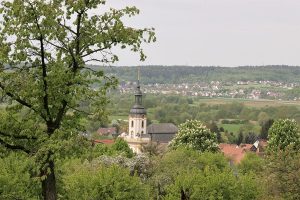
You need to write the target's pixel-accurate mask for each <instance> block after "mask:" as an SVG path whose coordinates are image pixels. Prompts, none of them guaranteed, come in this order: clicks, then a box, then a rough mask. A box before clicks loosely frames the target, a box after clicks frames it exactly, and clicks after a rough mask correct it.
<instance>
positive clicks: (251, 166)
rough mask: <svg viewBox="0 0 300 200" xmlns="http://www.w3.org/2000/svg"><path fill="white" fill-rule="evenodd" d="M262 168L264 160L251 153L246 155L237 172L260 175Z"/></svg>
mask: <svg viewBox="0 0 300 200" xmlns="http://www.w3.org/2000/svg"><path fill="white" fill-rule="evenodd" d="M263 167H264V160H263V159H262V158H261V157H260V156H258V155H257V154H255V153H253V152H248V153H246V155H245V157H244V158H243V159H242V160H241V163H240V164H239V165H238V168H239V171H240V172H242V173H243V174H246V173H251V172H253V173H261V172H262V171H263Z"/></svg>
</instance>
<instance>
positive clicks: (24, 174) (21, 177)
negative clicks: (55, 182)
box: [0, 152, 41, 200]
mask: <svg viewBox="0 0 300 200" xmlns="http://www.w3.org/2000/svg"><path fill="white" fill-rule="evenodd" d="M31 165H32V159H28V158H27V156H26V155H24V154H23V153H20V152H18V153H15V152H12V153H9V154H8V155H6V156H5V157H3V158H0V168H1V170H0V185H1V187H0V199H4V200H6V199H7V200H9V199H38V197H39V195H38V194H39V191H40V189H41V188H40V187H39V184H38V183H37V181H35V180H34V179H32V178H30V171H29V169H30V166H31Z"/></svg>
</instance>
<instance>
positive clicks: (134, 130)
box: [127, 68, 147, 139]
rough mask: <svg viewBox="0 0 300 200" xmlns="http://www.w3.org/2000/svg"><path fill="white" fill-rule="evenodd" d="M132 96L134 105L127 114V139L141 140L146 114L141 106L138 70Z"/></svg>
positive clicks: (144, 128) (145, 124)
mask: <svg viewBox="0 0 300 200" xmlns="http://www.w3.org/2000/svg"><path fill="white" fill-rule="evenodd" d="M134 96H135V103H134V105H133V107H132V108H131V109H130V113H129V129H128V130H129V131H128V135H127V137H129V138H132V139H141V138H143V136H144V135H145V134H146V133H147V132H146V131H147V128H146V127H147V117H146V114H147V112H146V109H145V108H144V107H143V105H142V104H143V94H142V92H141V87H140V68H138V80H137V86H136V90H135V94H134Z"/></svg>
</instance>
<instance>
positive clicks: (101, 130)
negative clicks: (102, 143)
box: [97, 127, 117, 135]
mask: <svg viewBox="0 0 300 200" xmlns="http://www.w3.org/2000/svg"><path fill="white" fill-rule="evenodd" d="M116 131H117V129H116V127H110V128H99V129H98V130H97V133H99V134H101V135H102V134H113V133H116Z"/></svg>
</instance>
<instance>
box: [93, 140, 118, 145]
mask: <svg viewBox="0 0 300 200" xmlns="http://www.w3.org/2000/svg"><path fill="white" fill-rule="evenodd" d="M114 142H115V141H114V140H109V139H107V140H93V143H95V144H98V143H102V144H113V143H114Z"/></svg>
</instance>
